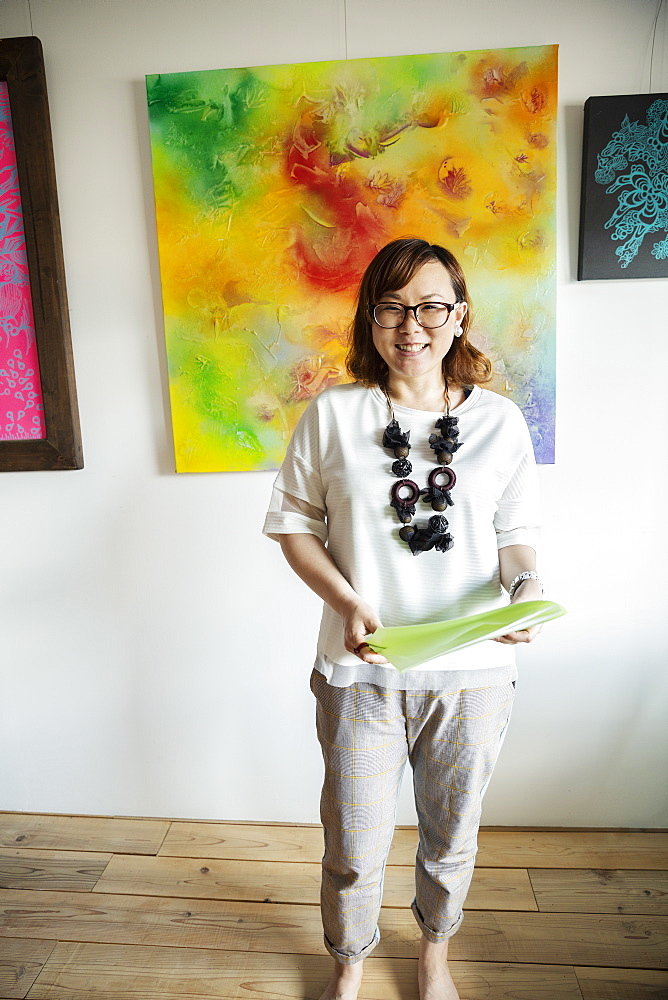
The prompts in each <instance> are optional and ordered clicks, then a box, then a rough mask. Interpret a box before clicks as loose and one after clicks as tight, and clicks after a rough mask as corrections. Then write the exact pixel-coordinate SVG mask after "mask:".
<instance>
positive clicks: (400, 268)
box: [346, 238, 492, 386]
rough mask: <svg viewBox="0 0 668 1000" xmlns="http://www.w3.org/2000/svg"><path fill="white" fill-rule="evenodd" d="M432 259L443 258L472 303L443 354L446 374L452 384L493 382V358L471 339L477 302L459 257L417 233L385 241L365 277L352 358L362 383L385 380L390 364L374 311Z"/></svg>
mask: <svg viewBox="0 0 668 1000" xmlns="http://www.w3.org/2000/svg"><path fill="white" fill-rule="evenodd" d="M432 260H435V261H438V262H439V263H440V264H442V265H443V267H444V268H445V269H446V271H447V272H448V275H449V276H450V280H451V282H452V287H453V289H454V292H455V299H456V301H457V302H468V303H469V308H468V309H467V311H466V315H465V316H464V319H463V320H462V335H461V337H455V339H454V341H453V344H452V347H451V348H450V350H449V351H448V353H447V354H446V356H445V357H444V358H443V377H444V379H446V381H447V383H448V384H450V385H453V384H454V385H480V384H481V383H482V382H489V380H490V378H491V372H492V365H491V362H490V360H489V358H487V357H486V356H485V355H484V354H483V353H482V352H481V351H479V350H478V349H477V348H475V347H474V346H473V344H471V343H469V340H468V330H469V327H470V325H471V303H470V301H469V296H468V291H467V289H466V279H465V278H464V272H463V271H462V269H461V267H460V265H459V261H458V260H457V258H456V257H455V256H454V255H453V254H451V253H450V251H449V250H446V249H445V247H442V246H439V245H438V244H437V243H427V241H426V240H419V239H413V238H407V239H401V240H393V241H392V242H391V243H388V244H387V246H384V247H383V248H382V250H379V251H378V253H377V254H376V256H375V257H374V258H373V260H372V261H371V263H370V264H369V266H368V267H367V269H366V271H365V272H364V276H363V277H362V281H361V283H360V287H359V291H358V293H357V306H356V309H355V318H354V319H353V323H352V326H351V330H350V345H349V347H348V354H347V357H346V368H347V369H348V373H349V374H350V375H352V377H353V378H354V379H355V381H356V382H361V383H362V385H366V386H374V385H380V386H383V385H384V384H385V381H386V379H387V374H388V368H387V365H386V363H385V362H384V361H383V359H382V358H381V356H380V354H379V353H378V351H377V350H376V348H375V346H374V343H373V339H372V336H371V310H372V309H373V307H374V305H375V304H376V303H377V302H379V301H380V299H381V298H382V296H383V295H385V294H386V293H387V292H396V291H399V289H400V288H403V287H404V285H407V284H408V282H409V281H410V280H411V278H412V277H413V275H414V274H415V273H416V271H418V269H419V268H421V267H422V265H423V264H426V263H427V262H428V261H432Z"/></svg>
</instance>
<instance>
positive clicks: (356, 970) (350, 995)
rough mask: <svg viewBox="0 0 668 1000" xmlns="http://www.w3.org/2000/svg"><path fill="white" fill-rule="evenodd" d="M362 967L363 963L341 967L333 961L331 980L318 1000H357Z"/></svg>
mask: <svg viewBox="0 0 668 1000" xmlns="http://www.w3.org/2000/svg"><path fill="white" fill-rule="evenodd" d="M363 965H364V962H356V963H355V965H342V964H341V962H337V961H335V962H334V972H333V973H332V978H331V979H330V981H329V984H328V986H327V989H326V990H325V992H324V993H323V995H322V996H321V997H320V1000H357V994H358V992H359V988H360V986H361V985H362V966H363Z"/></svg>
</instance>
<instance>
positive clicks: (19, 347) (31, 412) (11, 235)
mask: <svg viewBox="0 0 668 1000" xmlns="http://www.w3.org/2000/svg"><path fill="white" fill-rule="evenodd" d="M45 437H46V426H45V423H44V406H43V402H42V389H41V383H40V375H39V360H38V357H37V344H36V342H35V324H34V320H33V312H32V300H31V297H30V279H29V275H28V261H27V258H26V243H25V234H24V231H23V212H22V209H21V192H20V191H19V181H18V172H17V167H16V152H15V149H14V134H13V130H12V116H11V111H10V107H9V94H8V91H7V84H6V83H4V82H2V81H0V441H17V440H23V439H26V438H28V439H32V440H35V439H41V438H45Z"/></svg>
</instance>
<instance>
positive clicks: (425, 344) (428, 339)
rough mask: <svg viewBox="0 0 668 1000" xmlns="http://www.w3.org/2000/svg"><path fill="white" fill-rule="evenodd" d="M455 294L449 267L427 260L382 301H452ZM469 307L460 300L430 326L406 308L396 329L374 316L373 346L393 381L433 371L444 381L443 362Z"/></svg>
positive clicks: (409, 304) (410, 302)
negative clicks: (436, 324) (439, 323)
mask: <svg viewBox="0 0 668 1000" xmlns="http://www.w3.org/2000/svg"><path fill="white" fill-rule="evenodd" d="M456 298H457V296H456V295H455V292H454V289H453V287H452V282H451V280H450V275H449V274H448V271H447V270H446V268H445V267H444V266H443V265H442V264H441V263H439V261H428V262H427V263H426V264H423V265H422V267H420V268H419V270H418V271H416V272H415V274H414V275H413V277H412V278H411V280H410V281H409V282H408V284H407V285H405V286H404V287H403V288H400V289H399V290H398V291H394V292H385V294H384V295H382V296H381V299H380V302H382V303H388V304H390V305H392V304H395V305H397V304H398V305H401V306H417V305H423V304H424V303H447V304H450V305H452V304H453V303H454V302H455V301H456ZM378 304H379V303H377V302H376V303H373V305H378ZM466 309H467V305H466V303H465V302H460V303H459V304H458V305H456V306H455V308H454V309H453V310H452V311H451V312H450V315H449V316H448V319H447V320H446V322H445V323H444V324H443V326H440V327H437V328H436V329H431V330H430V329H425V328H424V327H422V326H421V325H420V324H419V323H418V322H417V320H416V318H415V315H414V313H413V312H406V316H405V318H404V320H403V322H402V324H401V326H399V327H397V328H396V329H389V330H388V329H385V328H384V327H381V326H379V325H378V324H377V323H376V322H375V321H373V320H372V323H371V333H372V337H373V343H374V347H375V348H376V350H377V351H378V353H379V354H380V356H381V358H382V359H383V361H385V362H386V364H387V366H388V368H389V370H390V381H391V380H392V376H395V377H398V378H400V379H402V380H403V379H413V378H421V379H424V378H425V377H427V378H428V377H429V376H430V375H433V377H434V379H436V378H438V380H439V382H442V366H441V362H442V361H443V358H444V357H445V355H446V354H447V353H448V351H449V350H450V348H451V347H452V342H453V340H454V338H455V327H456V326H457V324H458V323H460V322H461V321H462V319H463V318H464V316H465V314H466Z"/></svg>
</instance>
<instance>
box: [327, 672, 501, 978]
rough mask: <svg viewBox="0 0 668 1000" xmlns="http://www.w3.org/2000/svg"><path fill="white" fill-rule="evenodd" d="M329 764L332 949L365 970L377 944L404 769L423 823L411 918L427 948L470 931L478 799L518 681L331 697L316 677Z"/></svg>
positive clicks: (354, 690) (364, 688)
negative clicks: (466, 921) (464, 927)
mask: <svg viewBox="0 0 668 1000" xmlns="http://www.w3.org/2000/svg"><path fill="white" fill-rule="evenodd" d="M311 690H312V691H313V694H314V695H315V697H316V702H317V709H316V721H317V731H318V739H319V741H320V746H321V747H322V754H323V759H324V763H325V779H324V784H323V789H322V798H321V802H320V816H321V820H322V824H323V827H324V832H325V854H324V857H323V860H322V888H321V909H322V922H323V928H324V933H325V947H326V948H327V950H328V951H329V953H330V954H331V955H333V956H334V958H336V959H337V960H338V961H339V962H342V963H344V964H349V965H352V964H353V963H355V962H359V961H361V960H362V959H363V958H365V957H366V956H367V955H368V954H369V952H371V951H372V950H373V948H375V946H376V945H377V943H378V941H379V937H380V935H379V931H378V913H379V910H380V905H381V900H382V895H383V877H384V874H385V863H386V860H387V855H388V852H389V849H390V845H391V842H392V835H393V833H394V823H395V815H396V806H397V797H398V793H399V787H400V783H401V777H402V774H403V771H404V766H405V764H406V760H409V761H410V763H411V766H412V768H413V785H414V792H415V806H416V810H417V815H418V834H419V841H418V849H417V856H416V866H415V899H414V901H413V905H412V910H413V914H414V916H415V919H416V920H417V922H418V924H419V926H420V928H421V929H422V932H423V934H424V935H425V937H426V938H428V940H430V941H434V942H439V941H445V939H446V938H448V937H450V936H451V935H452V934H454V933H455V931H456V930H457V929H458V927H459V925H460V923H461V921H462V916H463V914H462V906H463V903H464V900H465V898H466V894H467V892H468V889H469V885H470V884H471V878H472V876H473V866H474V861H475V855H476V850H477V835H478V825H479V823H480V812H481V806H482V796H483V794H484V791H485V789H486V787H487V784H488V782H489V779H490V777H491V774H492V771H493V769H494V765H495V763H496V759H497V757H498V753H499V750H500V749H501V744H502V742H503V736H504V733H505V729H506V726H507V724H508V720H509V718H510V711H511V708H512V702H513V696H514V693H515V688H514V685H513V684H512V683H510V684H502V685H499V686H496V687H483V688H471V689H467V690H464V691H390V690H388V689H386V688H381V687H377V686H375V685H373V684H367V683H357V684H353V685H352V686H351V687H347V688H336V687H332V686H331V685H329V684H328V683H327V681H326V680H325V678H324V677H323V676H322V674H320V673H319V672H318V671H315V670H314V671H313V674H312V677H311Z"/></svg>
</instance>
